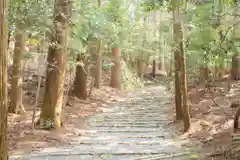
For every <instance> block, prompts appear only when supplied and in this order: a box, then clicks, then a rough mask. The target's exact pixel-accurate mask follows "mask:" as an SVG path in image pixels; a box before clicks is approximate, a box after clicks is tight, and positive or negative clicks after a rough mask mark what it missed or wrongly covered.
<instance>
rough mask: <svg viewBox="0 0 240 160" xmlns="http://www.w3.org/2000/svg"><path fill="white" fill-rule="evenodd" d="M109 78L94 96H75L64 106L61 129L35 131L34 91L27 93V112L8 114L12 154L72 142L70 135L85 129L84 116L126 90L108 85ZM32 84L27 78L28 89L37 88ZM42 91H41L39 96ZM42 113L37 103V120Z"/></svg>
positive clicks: (115, 98) (102, 107)
mask: <svg viewBox="0 0 240 160" xmlns="http://www.w3.org/2000/svg"><path fill="white" fill-rule="evenodd" d="M90 81H91V80H89V83H90ZM108 82H109V81H108V79H107V78H105V84H104V86H102V87H101V88H100V89H95V88H94V89H93V91H92V95H91V98H88V99H87V100H80V99H77V98H76V99H74V100H73V103H72V104H73V105H72V106H64V108H63V115H62V116H63V125H64V127H63V129H62V130H61V131H58V132H55V131H46V130H39V129H35V130H34V131H33V130H32V129H31V121H32V114H33V106H34V103H33V101H32V97H31V95H30V96H26V95H25V96H24V100H23V104H24V107H25V109H26V113H24V114H20V115H16V114H9V116H8V126H9V129H8V135H9V152H10V153H9V154H10V155H15V154H22V153H25V154H26V153H30V152H31V151H36V150H40V149H41V148H44V147H52V146H58V145H60V144H61V145H63V144H69V142H70V139H71V138H73V137H77V136H80V135H81V134H82V133H83V132H84V128H83V123H84V119H85V117H87V116H91V115H93V114H95V113H96V112H101V111H102V110H104V106H106V105H107V104H109V103H116V102H118V101H119V100H120V96H121V95H122V94H124V92H120V91H118V90H115V89H112V88H110V87H108V86H107V84H108ZM33 86H34V85H33ZM33 86H31V84H29V82H28V83H27V87H26V88H27V89H26V90H28V92H29V91H32V92H35V90H36V89H35V88H34V87H33ZM35 86H36V85H35ZM42 95H43V94H42V93H41V96H40V97H42ZM40 99H41V98H40ZM39 115H40V108H39V107H37V112H36V118H35V122H36V121H37V120H38V118H39Z"/></svg>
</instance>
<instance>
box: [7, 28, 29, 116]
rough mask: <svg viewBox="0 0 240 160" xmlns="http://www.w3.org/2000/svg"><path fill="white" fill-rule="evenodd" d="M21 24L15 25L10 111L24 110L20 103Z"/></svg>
mask: <svg viewBox="0 0 240 160" xmlns="http://www.w3.org/2000/svg"><path fill="white" fill-rule="evenodd" d="M22 25H23V24H19V25H17V34H16V36H15V39H16V41H15V48H14V57H13V65H12V68H13V69H12V82H11V100H10V105H9V110H8V111H9V112H10V113H20V112H25V110H24V106H23V103H22V87H23V67H24V64H23V62H24V50H25V33H24V29H23V26H22Z"/></svg>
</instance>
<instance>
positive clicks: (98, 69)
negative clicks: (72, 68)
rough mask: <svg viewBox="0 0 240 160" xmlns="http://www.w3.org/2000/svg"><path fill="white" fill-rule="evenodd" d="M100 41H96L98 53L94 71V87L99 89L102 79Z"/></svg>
mask: <svg viewBox="0 0 240 160" xmlns="http://www.w3.org/2000/svg"><path fill="white" fill-rule="evenodd" d="M101 55H102V40H99V41H98V53H97V56H96V71H95V74H96V75H95V83H94V86H95V87H96V88H100V86H101V78H102V58H101Z"/></svg>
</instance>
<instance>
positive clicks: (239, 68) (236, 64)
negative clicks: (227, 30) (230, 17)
mask: <svg viewBox="0 0 240 160" xmlns="http://www.w3.org/2000/svg"><path fill="white" fill-rule="evenodd" d="M238 15H239V0H235V11H234V19H235V20H236V21H237V19H238ZM239 29H240V25H239V24H237V25H234V27H233V38H237V39H239ZM231 78H232V79H233V80H240V54H239V51H238V50H237V49H236V50H235V54H233V56H232V67H231Z"/></svg>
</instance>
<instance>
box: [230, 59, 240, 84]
mask: <svg viewBox="0 0 240 160" xmlns="http://www.w3.org/2000/svg"><path fill="white" fill-rule="evenodd" d="M231 77H232V79H233V80H240V56H239V55H238V54H235V55H233V57H232V69H231Z"/></svg>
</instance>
